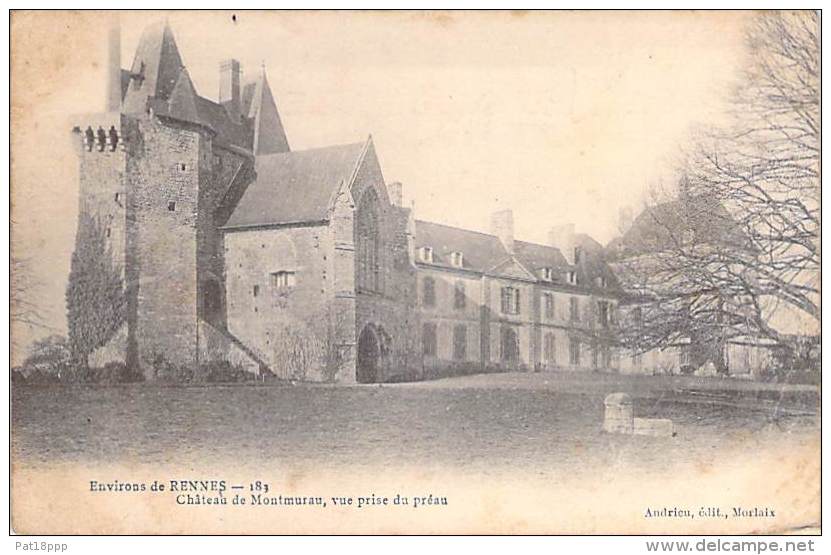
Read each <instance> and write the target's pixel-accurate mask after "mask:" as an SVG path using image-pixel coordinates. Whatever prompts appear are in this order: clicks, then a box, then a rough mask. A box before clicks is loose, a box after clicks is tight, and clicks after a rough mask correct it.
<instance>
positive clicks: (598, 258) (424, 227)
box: [415, 220, 617, 289]
mask: <svg viewBox="0 0 831 555" xmlns="http://www.w3.org/2000/svg"><path fill="white" fill-rule="evenodd" d="M415 225H416V237H415V246H416V248H420V247H431V248H432V249H433V263H432V264H431V265H432V266H439V267H446V268H454V269H455V268H457V267H456V266H453V265H452V264H451V260H450V253H452V252H461V253H462V255H463V257H462V259H463V266H462V267H463V269H465V270H470V271H473V272H478V273H490V272H493V271H494V269H495V268H496V267H497V266H499V265H500V264H501V263H505V262H508V261H509V260H510V259H511V255H510V254H509V253H508V251H507V250H506V249H505V247H504V246H503V245H502V241H500V240H499V238H498V237H497V236H495V235H491V234H488V233H481V232H478V231H470V230H467V229H461V228H458V227H452V226H448V225H443V224H437V223H433V222H425V221H423V220H416V222H415ZM575 243H576V244H577V245H578V246H580V247H582V248H583V249H584V251H585V253H586V256H583V257H582V258H581V260H580V263H579V264H578V265H577V266H576V268H575V267H574V266H571V265H569V264H568V262H567V261H566V259H565V257H564V256H563V254H562V253H561V252H560V249H558V248H555V247H550V246H548V245H540V244H538V243H529V242H526V241H516V240H515V241H514V255H513V259H515V260H516V261H518V262H519V263H520V264H521V265H522V266H523V267H524V268H525V269H526V270H528V271H529V272H532V273H533V274H534V275H535V276H537V277H540V270H542V269H543V268H553V269H554V271H555V274H554V282H555V283H559V284H561V285H564V283H563V274H564V273H565V272H566V271H568V270H569V269H571V268H575V269H576V271H577V272H578V276H579V287H580V288H581V289H586V288H596V287H597V285H596V282H595V279H596V278H597V277H599V276H602V277H604V278H606V289H609V288H615V287H617V280H616V279H615V277H614V274H613V273H612V271H611V269H610V268H609V266H608V265H607V264H606V263H605V261H604V260H603V254H604V252H603V246H602V245H601V244H600V243H598V242H597V241H595V240H594V239H592V238H591V237H589V236H588V235H586V234H582V233H580V234H576V235H575ZM497 273H498V272H497Z"/></svg>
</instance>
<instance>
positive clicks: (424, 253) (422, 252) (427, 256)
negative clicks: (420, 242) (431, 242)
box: [418, 247, 433, 263]
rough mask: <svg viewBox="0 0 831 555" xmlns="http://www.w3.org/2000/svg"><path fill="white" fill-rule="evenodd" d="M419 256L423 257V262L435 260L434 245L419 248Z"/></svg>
mask: <svg viewBox="0 0 831 555" xmlns="http://www.w3.org/2000/svg"><path fill="white" fill-rule="evenodd" d="M418 257H419V258H420V259H421V261H422V262H430V263H432V262H433V249H432V247H421V248H420V249H418Z"/></svg>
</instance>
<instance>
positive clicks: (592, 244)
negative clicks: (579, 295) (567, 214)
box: [574, 233, 619, 289]
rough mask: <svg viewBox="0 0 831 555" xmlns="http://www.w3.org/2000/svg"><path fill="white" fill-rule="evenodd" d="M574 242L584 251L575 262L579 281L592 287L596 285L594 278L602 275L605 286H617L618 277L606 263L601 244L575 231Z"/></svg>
mask: <svg viewBox="0 0 831 555" xmlns="http://www.w3.org/2000/svg"><path fill="white" fill-rule="evenodd" d="M574 242H575V244H576V245H577V246H579V247H580V248H581V249H582V250H583V252H584V253H585V255H584V256H582V257H581V258H580V261H579V263H578V264H577V275H578V280H579V281H580V283H583V284H589V285H591V286H593V287H594V286H596V285H597V284H596V279H597V278H598V277H602V278H604V280H605V281H606V287H607V288H613V289H614V288H618V287H619V283H618V279H617V277H616V276H615V273H614V272H613V271H612V269H611V268H610V267H609V265H608V264H607V263H606V259H605V255H606V253H605V250H604V249H603V245H601V244H600V243H598V242H597V241H595V240H594V239H592V238H591V237H590V236H588V235H586V234H585V233H576V234H575V235H574Z"/></svg>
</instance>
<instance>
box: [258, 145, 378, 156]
mask: <svg viewBox="0 0 831 555" xmlns="http://www.w3.org/2000/svg"><path fill="white" fill-rule="evenodd" d="M364 144H366V141H360V142H354V143H342V144H336V145H327V146H318V147H313V148H305V149H303V150H289V151H286V152H272V153H270V154H258V155H257V158H271V157H275V156H286V155H290V154H304V153H308V152H315V151H320V150H328V149H335V148H344V147H348V146H350V147H357V146H363V145H364Z"/></svg>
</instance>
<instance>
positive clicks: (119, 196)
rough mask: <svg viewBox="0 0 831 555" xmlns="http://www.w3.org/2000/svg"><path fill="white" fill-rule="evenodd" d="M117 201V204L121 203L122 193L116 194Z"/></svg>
mask: <svg viewBox="0 0 831 555" xmlns="http://www.w3.org/2000/svg"><path fill="white" fill-rule="evenodd" d="M115 201H116V202H121V193H116V194H115Z"/></svg>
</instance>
